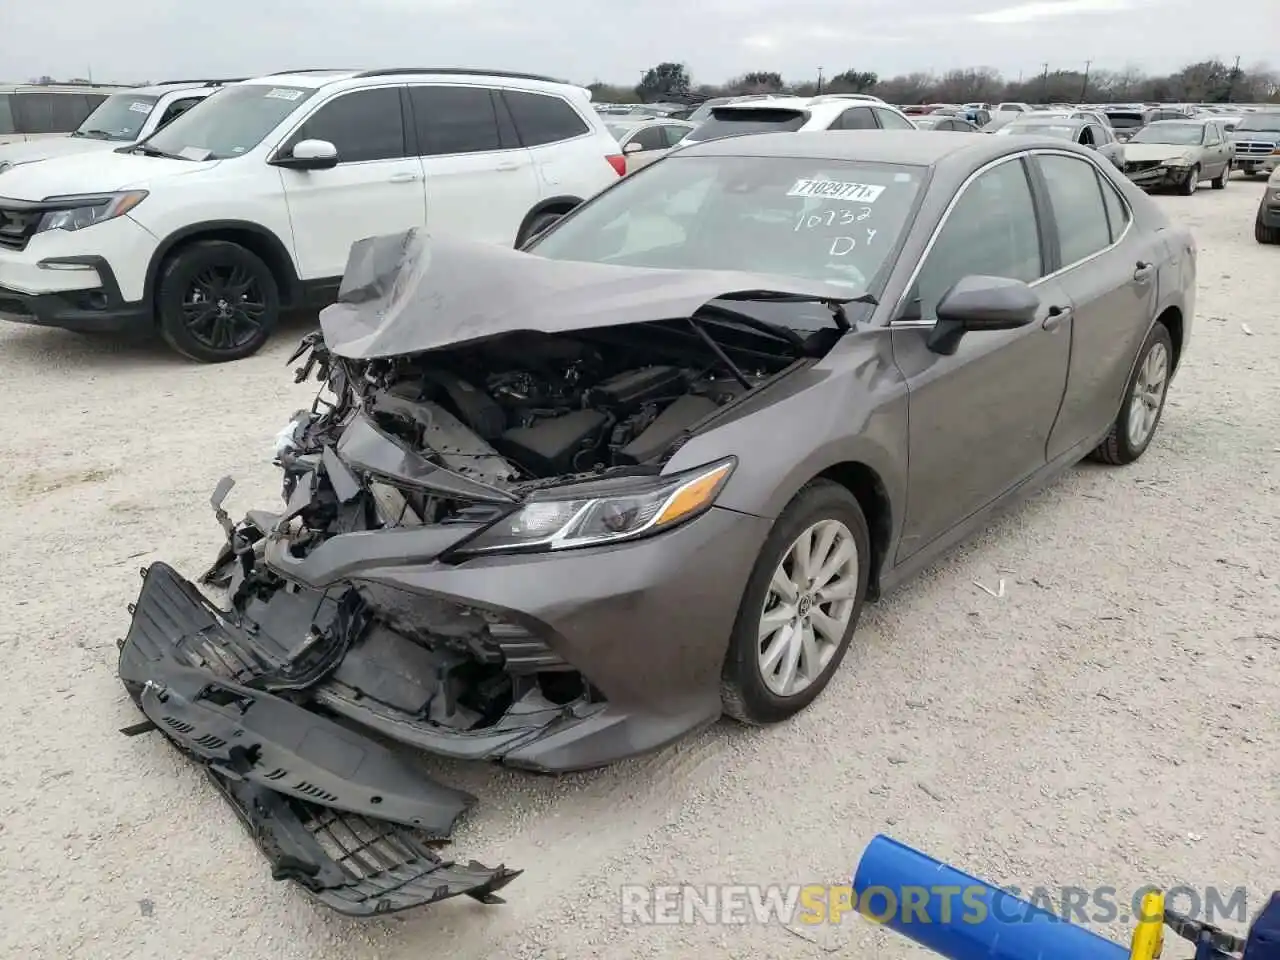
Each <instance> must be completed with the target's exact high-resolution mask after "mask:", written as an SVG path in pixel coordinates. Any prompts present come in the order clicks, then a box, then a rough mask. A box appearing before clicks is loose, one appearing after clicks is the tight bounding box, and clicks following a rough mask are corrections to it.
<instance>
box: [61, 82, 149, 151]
mask: <svg viewBox="0 0 1280 960" xmlns="http://www.w3.org/2000/svg"><path fill="white" fill-rule="evenodd" d="M159 99H160V98H159V97H151V96H142V95H139V94H130V93H115V94H112V95H111V96H109V97H107V99H105V100H103V101H102V103H100V104H98V108H97V109H96V110H94V111H93V113H91V114H89V116H87V117H85V118H84V122H82V123H81V124H80V126H79V127H77V128H76V130H75V132H74V133H73V134H72V136H73V137H90V138H92V139H95V140H116V141H119V142H121V143H132V142H133V141H134V140H137V139H138V136H139V135H140V134H141V133H142V126H143V124H145V123H146V122H147V117H149V116H151V111H152V110H154V109H155V107H156V101H158V100H159Z"/></svg>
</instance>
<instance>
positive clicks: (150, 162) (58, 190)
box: [0, 142, 220, 200]
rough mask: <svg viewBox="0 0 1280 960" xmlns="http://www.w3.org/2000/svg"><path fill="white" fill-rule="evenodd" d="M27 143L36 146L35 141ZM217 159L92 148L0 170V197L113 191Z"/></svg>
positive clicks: (196, 168)
mask: <svg viewBox="0 0 1280 960" xmlns="http://www.w3.org/2000/svg"><path fill="white" fill-rule="evenodd" d="M29 146H38V143H37V142H33V143H31V144H29ZM219 162H220V161H218V160H206V161H203V162H199V163H197V162H194V161H191V160H169V159H166V158H164V157H144V156H139V155H136V154H130V153H116V152H115V151H114V150H95V151H93V152H92V153H79V154H73V155H71V156H66V157H51V158H50V159H48V160H42V161H41V162H40V163H27V164H23V165H21V166H17V167H13V168H12V169H10V170H6V171H5V172H4V173H0V197H8V198H9V199H11V200H46V199H48V198H49V197H67V196H77V195H79V194H96V193H114V192H116V191H117V190H125V189H128V188H130V187H137V186H140V185H143V184H150V183H152V182H154V181H155V180H157V179H161V178H165V177H169V176H172V175H174V174H189V173H194V172H197V171H200V170H205V169H208V168H210V167H214V166H216V165H217V164H218V163H219Z"/></svg>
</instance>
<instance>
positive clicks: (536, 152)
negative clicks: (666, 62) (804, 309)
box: [0, 68, 626, 362]
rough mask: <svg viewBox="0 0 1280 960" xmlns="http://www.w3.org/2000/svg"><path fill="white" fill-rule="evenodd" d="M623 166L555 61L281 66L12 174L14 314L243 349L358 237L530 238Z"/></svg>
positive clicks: (6, 277) (337, 276)
mask: <svg viewBox="0 0 1280 960" xmlns="http://www.w3.org/2000/svg"><path fill="white" fill-rule="evenodd" d="M625 172H626V160H625V158H624V156H623V155H622V153H621V152H620V150H619V148H618V144H617V141H616V140H614V139H613V137H612V136H610V135H609V133H608V131H607V130H606V129H605V127H604V123H603V121H602V120H601V119H600V118H599V116H598V115H597V114H596V112H595V111H594V110H593V109H592V108H591V102H590V93H589V92H588V91H587V90H585V89H583V88H581V87H575V86H571V85H568V84H565V83H562V82H559V81H555V80H552V79H550V78H546V77H535V76H532V75H529V74H514V73H495V72H491V71H475V70H461V69H454V68H447V69H441V68H432V69H404V68H397V69H385V70H369V71H354V70H301V71H293V72H288V73H281V74H273V75H271V76H268V77H264V78H261V79H257V80H251V81H246V82H244V83H239V84H235V85H234V86H228V87H225V88H223V89H222V90H221V91H219V93H218V94H217V95H216V96H213V97H210V98H209V99H208V100H206V101H205V102H204V103H201V104H199V105H198V106H197V107H196V108H194V109H192V110H190V111H188V112H187V113H185V114H183V115H182V116H181V117H179V118H178V119H177V120H175V121H173V122H172V123H170V124H169V125H168V126H166V127H164V128H162V129H161V130H159V131H158V132H157V133H155V134H154V135H152V136H151V137H150V138H148V139H147V140H145V141H143V142H141V143H139V144H136V145H135V146H132V147H122V148H121V149H120V150H117V151H114V152H109V153H106V154H101V153H96V154H90V155H86V156H73V157H59V158H56V159H52V160H46V161H44V162H41V163H32V164H27V165H24V166H19V167H15V168H13V169H12V170H9V171H7V172H6V173H3V174H0V318H2V319H8V320H14V321H18V322H24V323H36V324H43V325H47V326H56V327H65V328H68V329H73V330H86V331H94V330H102V331H111V330H123V329H126V328H139V327H141V328H143V329H155V328H158V329H159V331H160V333H161V334H162V335H163V337H164V339H165V340H166V341H167V342H168V343H169V345H170V346H171V347H173V348H174V349H175V350H177V351H178V352H179V353H182V354H184V355H186V356H188V357H190V358H192V359H195V360H199V361H203V362H219V361H224V360H235V359H238V358H240V357H245V356H248V355H249V354H252V353H254V352H255V351H257V350H258V349H259V348H260V347H261V346H262V344H263V343H264V342H266V340H267V338H268V336H269V335H270V332H271V330H272V327H273V326H274V324H275V322H276V318H277V316H278V315H279V313H280V311H281V309H282V308H288V307H304V306H309V307H316V306H322V305H325V304H327V303H330V302H332V299H333V296H334V294H335V293H336V292H337V289H338V286H339V284H340V282H341V279H342V273H343V271H344V269H345V268H346V263H347V256H348V253H349V251H350V249H351V245H352V244H353V243H354V242H355V241H357V240H361V239H364V238H366V237H373V236H378V235H382V234H388V233H397V232H399V231H402V230H406V229H408V228H411V227H421V226H426V227H427V228H428V229H430V230H437V231H441V232H445V233H451V234H456V235H460V236H464V237H468V238H470V239H474V240H479V241H483V242H492V243H496V244H504V245H507V246H510V245H512V244H517V245H519V244H522V243H523V242H525V240H527V239H528V238H529V237H531V236H533V235H534V234H536V233H538V232H539V231H540V230H542V229H544V228H545V227H546V226H548V225H549V224H550V223H552V222H554V220H555V219H556V218H558V217H560V216H563V215H564V214H565V213H567V212H568V211H570V210H571V209H573V208H574V207H575V206H577V205H578V204H579V203H581V202H582V201H583V200H585V199H587V198H588V197H590V196H592V195H593V194H595V193H597V192H599V191H600V190H602V189H603V188H605V187H607V186H609V185H610V184H611V183H613V182H616V181H617V179H618V178H619V177H620V176H621V175H622V174H623V173H625Z"/></svg>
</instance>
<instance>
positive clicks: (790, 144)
mask: <svg viewBox="0 0 1280 960" xmlns="http://www.w3.org/2000/svg"><path fill="white" fill-rule="evenodd" d="M1011 141H1012V142H1011ZM1036 144H1040V145H1042V146H1044V147H1046V148H1048V149H1052V150H1061V149H1063V142H1062V141H1061V140H1056V139H1054V138H1051V137H1016V138H1013V137H993V136H991V135H990V134H986V133H957V132H950V133H948V132H945V131H938V130H813V131H808V132H804V131H801V132H796V133H751V134H743V135H742V136H736V137H723V138H721V139H718V140H703V141H701V142H699V143H695V144H692V145H690V146H687V147H681V149H680V156H685V157H688V156H699V157H705V156H714V157H784V158H785V157H792V158H795V159H802V160H803V159H811V160H861V161H863V162H866V163H900V164H904V165H907V166H925V167H929V166H939V165H941V164H943V163H944V161H945V162H946V163H948V164H949V163H952V162H955V163H958V164H960V165H963V166H969V165H981V164H983V163H986V162H988V161H990V160H995V159H997V158H999V157H1002V156H1005V155H1006V154H1010V153H1018V152H1021V151H1023V150H1027V149H1031V148H1034V147H1035V146H1036Z"/></svg>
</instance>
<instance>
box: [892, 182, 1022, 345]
mask: <svg viewBox="0 0 1280 960" xmlns="http://www.w3.org/2000/svg"><path fill="white" fill-rule="evenodd" d="M1036 223H1037V221H1036V209H1035V203H1034V202H1033V200H1032V196H1031V184H1030V182H1029V181H1028V180H1027V174H1026V170H1025V169H1024V168H1023V165H1022V162H1021V161H1019V160H1009V161H1006V162H1004V163H1001V164H999V165H998V166H995V167H992V168H991V169H990V170H987V171H986V172H985V173H982V174H981V175H979V176H978V177H977V178H976V179H974V180H973V182H971V183H970V184H969V185H968V187H966V188H965V190H964V193H962V194H961V195H960V199H959V200H958V201H957V202H956V205H955V206H954V207H953V208H952V209H951V215H950V216H949V217H948V218H947V221H946V223H945V224H944V225H943V227H942V229H941V231H940V232H939V233H938V236H937V239H936V240H935V241H934V244H933V249H931V250H930V251H929V256H928V258H927V259H926V260H925V262H924V266H923V267H921V269H920V274H919V276H918V278H917V280H916V291H915V296H916V297H918V298H919V316H920V317H921V318H922V319H925V320H936V319H937V308H938V302H939V301H940V300H941V299H942V297H943V295H944V294H945V293H946V292H947V291H948V290H950V289H951V287H952V286H954V285H955V284H956V283H957V282H958V281H959V280H962V279H963V278H965V277H969V276H983V277H1005V278H1007V279H1010V280H1022V281H1024V282H1025V283H1031V282H1033V281H1035V280H1039V279H1040V278H1041V277H1042V276H1044V272H1045V271H1044V265H1043V260H1042V258H1041V255H1040V233H1039V229H1038V227H1037V226H1036Z"/></svg>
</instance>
